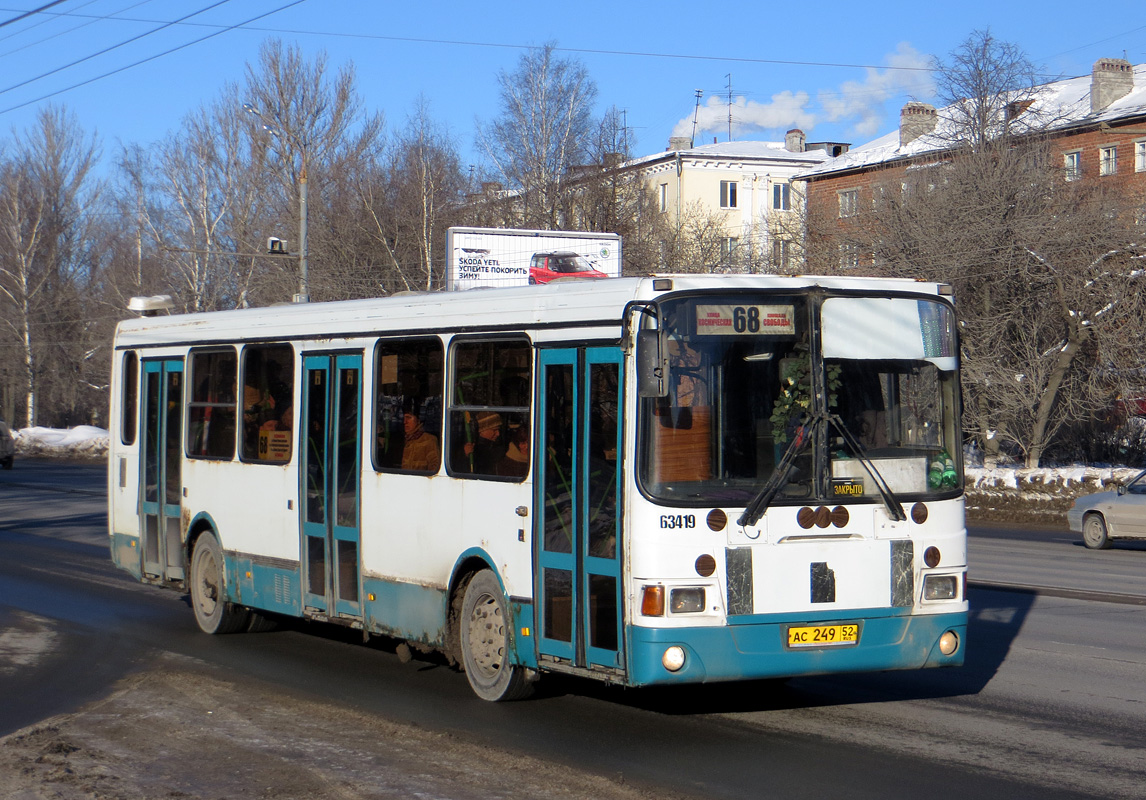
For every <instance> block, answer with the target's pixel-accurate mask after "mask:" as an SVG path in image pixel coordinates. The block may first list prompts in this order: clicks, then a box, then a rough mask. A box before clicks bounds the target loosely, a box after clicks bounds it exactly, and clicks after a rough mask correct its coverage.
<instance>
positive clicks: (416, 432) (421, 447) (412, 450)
mask: <svg viewBox="0 0 1146 800" xmlns="http://www.w3.org/2000/svg"><path fill="white" fill-rule="evenodd" d="M415 408H416V406H413V405H412V406H411V407H410V408H409V409H408V410H407V411H406V412H405V413H404V414H403V416H402V429H403V432H404V433H405V437H406V440H405V444H404V446H403V447H402V469H405V470H410V471H411V472H437V471H438V467H439V466H441V463H442V451H441V448H440V447H439V446H438V437H437V436H434V434H432V433H428V432H427V431H426V429H425V427H423V425H422V421H421V420H420V419H418V415H417V414H416V413H415V411H414V409H415Z"/></svg>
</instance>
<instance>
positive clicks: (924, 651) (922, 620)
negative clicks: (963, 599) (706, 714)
mask: <svg viewBox="0 0 1146 800" xmlns="http://www.w3.org/2000/svg"><path fill="white" fill-rule="evenodd" d="M873 613H879V612H873ZM742 619H743V618H742ZM770 619H772V620H773V621H770V622H767V623H758V624H742V625H729V626H722V627H714V628H638V627H635V626H634V627H632V628H630V629H629V653H628V656H629V676H628V683H629V685H631V686H646V685H651V684H664V683H703V682H710V683H711V682H718V681H736V680H753V679H757V678H786V677H793V676H797V675H815V674H820V673H829V672H862V671H869V670H891V669H919V668H922V667H956V666H959V665H961V664H962V663H963V652H964V646H965V643H966V641H967V613H966V612H959V613H955V614H936V615H925V616H901V615H895V616H873V615H870V614H868V613H866V612H863V611H857V612H856V613H855V614H853V615H850V616H849V617H848V619H850V620H857V621H860V622H861V624H862V626H863V627H862V632H861V635H860V643H859V644H858V645H854V646H851V645H848V646H837V647H823V648H808V649H789V648H788V647H787V644H786V640H785V630H786V629H787V627H788V626H789V625H796V624H804V623H807V622H810V621H814V620H810V619H809V617H808V615H801V616H800V617H798V618H797V617H796V616H792V617H791V618H789V619H787V620H786V621H775V619H776V618H775V617H771V618H770ZM832 619H833V620H840V619H841V618H840V614H839V612H838V611H837V612H836V613H835V614H834V615H833V616H832ZM946 631H954V632H955V633H956V634H957V635H958V636H959V642H960V646H959V649H958V650H957V651H956V652H955V653H954V654H953V655H951V656H944V655H942V654H941V653H940V652H939V637H940V636H942V635H943V633H944V632H946ZM672 645H679V646H680V647H682V648H684V651H685V665H684V668H683V669H681V670H680V671H679V672H675V673H674V672H669V671H668V670H667V669H665V668H664V666H663V665H662V664H661V656H662V655H663V654H664V651H665V649H666V648H667V647H670V646H672Z"/></svg>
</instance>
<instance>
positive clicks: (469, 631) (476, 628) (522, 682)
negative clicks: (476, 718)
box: [460, 570, 533, 702]
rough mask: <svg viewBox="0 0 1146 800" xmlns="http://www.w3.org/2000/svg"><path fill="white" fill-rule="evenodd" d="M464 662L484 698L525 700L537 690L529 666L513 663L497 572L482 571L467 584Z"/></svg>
mask: <svg viewBox="0 0 1146 800" xmlns="http://www.w3.org/2000/svg"><path fill="white" fill-rule="evenodd" d="M460 623H461V624H460V628H461V631H460V639H461V641H460V644H461V651H462V664H463V666H464V667H465V670H466V678H467V680H469V682H470V687H471V688H472V689H473V690H474V693H475V694H477V696H478V697H480V698H482V699H483V700H491V701H494V702H497V701H502V700H522V699H524V698H526V697H528V696H529V695H530V694H532V693H533V683H532V682H531V681H530V680H529V678H528V676H527V675H526V672H525V669H524V668H522V667H520V666H518V665H516V664H511V663H510V662H509V646H510V641H509V637H510V624H511V622H510V619H509V614H508V613H506V607H505V598H504V596H503V595H502V592H501V586H500V585H499V584H498V582H497V579H496V578H494V576H493V573H492V572H490V571H489V570H482V571H481V572H479V573H477V574H476V575H474V576H473V578H472V579H471V580H470V582H469V584H468V585H467V586H466V590H465V595H464V599H463V600H462V615H461V620H460Z"/></svg>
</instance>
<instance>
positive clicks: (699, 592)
mask: <svg viewBox="0 0 1146 800" xmlns="http://www.w3.org/2000/svg"><path fill="white" fill-rule="evenodd" d="M669 610H670V611H671V612H672V613H673V614H696V613H698V612H700V611H704V587H702V586H697V587H689V588H687V589H673V590H672V591H671V592H669Z"/></svg>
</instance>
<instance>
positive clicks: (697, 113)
mask: <svg viewBox="0 0 1146 800" xmlns="http://www.w3.org/2000/svg"><path fill="white" fill-rule="evenodd" d="M703 94H704V90H703V89H697V90H696V108H695V109H693V112H692V138H690V139H689V140H688V146H689V147H690V148H691V147H696V118H697V117H698V116H700V96H701V95H703Z"/></svg>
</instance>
